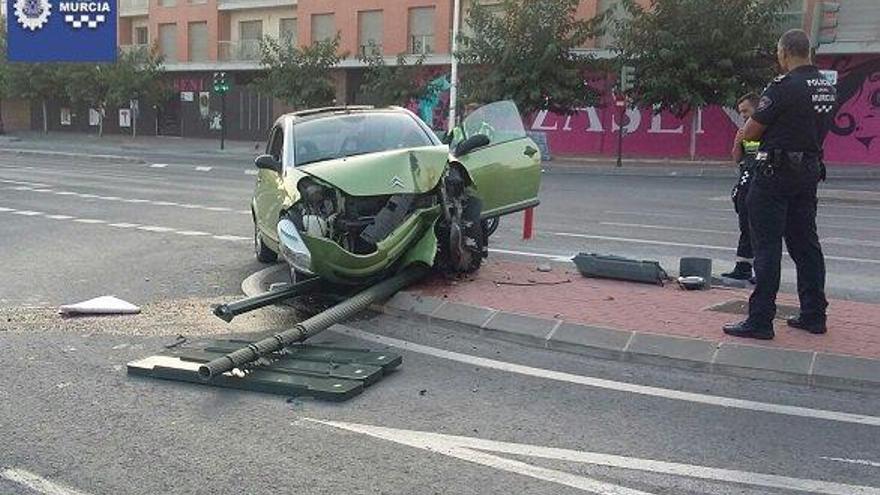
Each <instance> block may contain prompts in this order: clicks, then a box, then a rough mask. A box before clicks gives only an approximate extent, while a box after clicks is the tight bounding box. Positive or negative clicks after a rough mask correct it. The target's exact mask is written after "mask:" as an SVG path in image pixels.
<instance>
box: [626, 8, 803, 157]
mask: <svg viewBox="0 0 880 495" xmlns="http://www.w3.org/2000/svg"><path fill="white" fill-rule="evenodd" d="M789 2H790V0H725V1H723V2H719V1H717V0H652V1H651V3H650V5H649V6H647V7H644V8H643V7H641V6H639V5H638V4H637V3H636V2H635V1H634V0H623V3H622V6H623V8H625V9H626V13H627V14H628V15H627V16H625V17H624V18H622V19H620V20H618V21H616V27H617V36H618V40H617V47H616V49H617V51H618V56H619V60H620V62H621V64H624V63H626V64H631V65H633V66H635V67H636V70H637V74H638V77H637V78H636V84H635V87H634V88H633V90H632V92H631V93H630V94H629V96H630V97H631V99H632V100H633V101H634V102H635V103H637V104H642V105H646V106H652V107H653V108H654V110H655V111H656V112H660V111H663V110H668V111H671V112H673V113H674V114H675V115H677V116H678V117H683V116H684V115H686V114H687V113H688V112H693V113H692V116H693V119H694V122H693V123H692V125H691V158H692V159H693V158H694V157H695V155H696V150H695V148H696V146H695V143H696V134H695V132H696V119H697V110H699V109H701V108H703V107H706V106H707V105H732V104H734V103H735V102H736V99H737V98H738V97H739V96H741V95H742V94H744V93H746V92H748V91H754V90H756V89H759V88H762V87H764V86H765V85H766V84H767V82H768V80H769V79H770V78H771V77H772V74H773V64H772V60H773V58H772V54H773V53H774V50H775V47H776V41H777V36H778V35H779V27H780V23H781V12H782V10H783V9H784V8H785V6H786V5H787V4H788V3H789Z"/></svg>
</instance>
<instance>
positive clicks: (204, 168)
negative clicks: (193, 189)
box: [196, 167, 214, 172]
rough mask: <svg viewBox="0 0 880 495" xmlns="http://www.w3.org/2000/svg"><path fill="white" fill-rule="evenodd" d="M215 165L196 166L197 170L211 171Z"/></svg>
mask: <svg viewBox="0 0 880 495" xmlns="http://www.w3.org/2000/svg"><path fill="white" fill-rule="evenodd" d="M213 168H214V167H196V172H210V171H211V170H212V169H213Z"/></svg>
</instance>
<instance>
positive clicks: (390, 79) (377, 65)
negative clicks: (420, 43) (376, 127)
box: [360, 42, 425, 106]
mask: <svg viewBox="0 0 880 495" xmlns="http://www.w3.org/2000/svg"><path fill="white" fill-rule="evenodd" d="M376 48H377V47H375V45H374V44H372V42H371V44H370V49H368V50H367V53H363V54H361V56H360V60H361V61H362V62H363V63H365V64H367V68H366V70H365V71H364V79H363V81H362V82H361V86H360V93H361V95H362V98H361V99H362V100H363V102H364V103H367V104H370V105H375V106H388V105H403V104H405V103H406V102H408V101H410V100H417V99H419V98H421V97H422V96H423V95H424V93H425V88H424V87H423V85H422V84H420V82H419V81H420V78H419V75H420V74H421V72H422V69H423V65H424V62H425V56H424V55H420V56H419V58H418V59H416V60H415V62H413V63H412V64H410V63H409V62H408V61H407V59H406V56H405V55H404V54H400V55H398V56H397V65H393V66H392V65H388V64H387V63H385V57H383V56H382V54H381V52H380V51H379V50H378V49H376Z"/></svg>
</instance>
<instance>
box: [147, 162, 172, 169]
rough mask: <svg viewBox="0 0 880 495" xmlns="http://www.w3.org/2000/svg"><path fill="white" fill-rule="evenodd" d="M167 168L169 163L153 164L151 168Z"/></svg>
mask: <svg viewBox="0 0 880 495" xmlns="http://www.w3.org/2000/svg"><path fill="white" fill-rule="evenodd" d="M167 166H168V164H167V163H153V164H152V165H150V168H166V167H167Z"/></svg>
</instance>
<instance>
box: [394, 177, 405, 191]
mask: <svg viewBox="0 0 880 495" xmlns="http://www.w3.org/2000/svg"><path fill="white" fill-rule="evenodd" d="M391 186H392V187H399V188H401V189H403V188H404V187H405V186H404V184H403V179H401V178H400V177H398V176H396V175H395V176H394V177H393V178H392V179H391Z"/></svg>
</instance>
